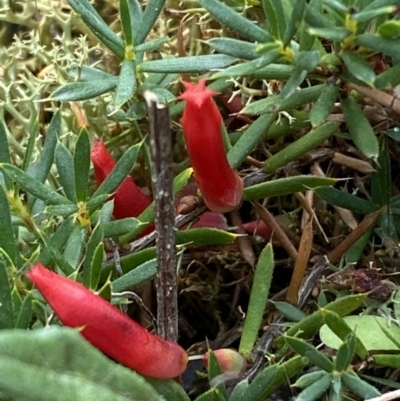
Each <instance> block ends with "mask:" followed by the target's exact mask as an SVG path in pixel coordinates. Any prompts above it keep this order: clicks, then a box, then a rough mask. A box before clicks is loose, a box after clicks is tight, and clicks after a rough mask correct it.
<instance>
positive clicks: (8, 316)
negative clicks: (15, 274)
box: [0, 190, 15, 330]
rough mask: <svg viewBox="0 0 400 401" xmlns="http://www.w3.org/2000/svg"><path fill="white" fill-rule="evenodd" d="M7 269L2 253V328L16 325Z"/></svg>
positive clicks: (0, 284)
mask: <svg viewBox="0 0 400 401" xmlns="http://www.w3.org/2000/svg"><path fill="white" fill-rule="evenodd" d="M0 191H1V190H0ZM7 270H11V269H7V262H6V260H5V258H4V256H3V255H2V254H0V330H4V329H12V328H14V327H15V318H14V303H13V297H12V289H11V285H10V279H9V277H8V272H7Z"/></svg>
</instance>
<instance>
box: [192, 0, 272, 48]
mask: <svg viewBox="0 0 400 401" xmlns="http://www.w3.org/2000/svg"><path fill="white" fill-rule="evenodd" d="M198 2H199V3H200V4H201V6H202V7H204V8H205V9H206V10H207V11H208V12H209V13H210V14H211V15H212V16H213V17H214V18H215V19H217V20H218V21H219V22H221V23H222V24H224V25H226V26H227V27H228V28H230V29H232V30H233V31H236V32H239V33H240V34H241V35H243V36H244V37H246V38H249V39H251V40H253V41H255V42H268V41H271V40H272V37H271V36H270V34H269V33H268V32H266V31H264V30H263V29H262V28H260V27H258V26H257V25H256V24H255V23H254V22H252V21H250V20H249V19H247V18H245V17H243V16H242V15H240V14H239V13H237V12H236V11H234V10H232V8H230V7H228V6H227V5H225V4H224V3H223V2H221V1H218V0H199V1H198Z"/></svg>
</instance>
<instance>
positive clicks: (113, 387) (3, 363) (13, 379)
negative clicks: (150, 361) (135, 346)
mask: <svg viewBox="0 0 400 401" xmlns="http://www.w3.org/2000/svg"><path fill="white" fill-rule="evenodd" d="M0 370H1V372H2V374H1V375H0V391H1V392H2V393H5V394H6V395H8V396H10V397H12V398H13V399H24V400H39V399H40V400H41V401H54V400H57V401H76V400H85V401H110V400H113V401H161V400H162V397H161V395H158V394H157V392H156V391H155V390H154V389H153V388H152V387H151V386H150V385H149V384H148V383H147V382H146V381H145V379H144V378H142V377H141V376H140V375H138V374H137V373H135V372H133V371H131V370H130V369H127V368H125V367H123V366H121V365H118V364H116V363H115V362H113V361H111V360H110V359H108V358H107V357H105V356H104V355H102V354H101V352H100V351H98V350H96V349H95V348H94V347H92V346H91V345H90V344H89V343H88V342H86V341H85V340H84V339H83V338H82V337H81V336H80V335H79V333H78V331H77V330H72V329H67V328H62V327H47V328H46V329H41V330H35V331H25V330H13V331H11V330H4V331H3V332H1V333H0ZM32 377H34V378H35V380H32Z"/></svg>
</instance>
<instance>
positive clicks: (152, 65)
mask: <svg viewBox="0 0 400 401" xmlns="http://www.w3.org/2000/svg"><path fill="white" fill-rule="evenodd" d="M234 61H236V59H235V58H234V57H231V56H226V55H224V54H209V55H204V56H187V57H168V58H163V59H161V60H151V61H144V62H143V63H141V64H140V65H139V66H138V68H139V70H140V71H143V72H163V73H197V72H208V71H210V70H215V69H220V68H224V67H226V66H228V65H230V64H232V63H233V62H234Z"/></svg>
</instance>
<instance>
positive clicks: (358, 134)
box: [341, 96, 379, 159]
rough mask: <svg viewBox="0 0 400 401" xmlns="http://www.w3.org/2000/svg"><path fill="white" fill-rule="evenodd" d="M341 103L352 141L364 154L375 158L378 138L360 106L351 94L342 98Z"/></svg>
mask: <svg viewBox="0 0 400 401" xmlns="http://www.w3.org/2000/svg"><path fill="white" fill-rule="evenodd" d="M341 105H342V109H343V114H344V117H345V119H346V123H347V126H348V128H349V131H350V135H351V138H352V139H353V141H354V143H355V144H356V145H357V147H358V149H359V150H360V151H361V152H362V153H363V154H364V155H365V156H367V157H369V158H372V159H377V158H378V154H379V145H378V139H377V138H376V135H375V133H374V130H373V129H372V127H371V124H370V123H369V121H368V119H367V117H366V116H365V114H364V113H363V111H362V110H361V108H360V106H359V105H358V104H357V102H356V101H355V99H354V98H353V97H352V96H349V97H348V98H347V99H344V100H342V102H341Z"/></svg>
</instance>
